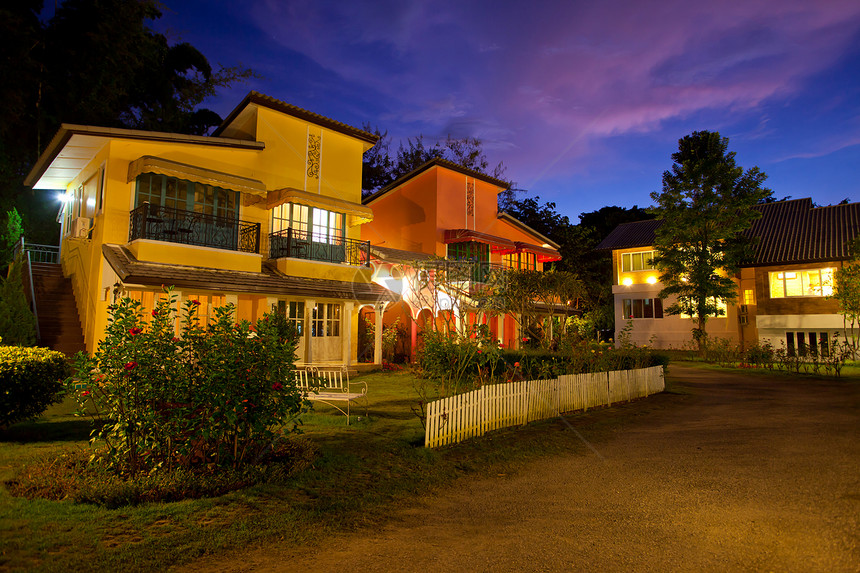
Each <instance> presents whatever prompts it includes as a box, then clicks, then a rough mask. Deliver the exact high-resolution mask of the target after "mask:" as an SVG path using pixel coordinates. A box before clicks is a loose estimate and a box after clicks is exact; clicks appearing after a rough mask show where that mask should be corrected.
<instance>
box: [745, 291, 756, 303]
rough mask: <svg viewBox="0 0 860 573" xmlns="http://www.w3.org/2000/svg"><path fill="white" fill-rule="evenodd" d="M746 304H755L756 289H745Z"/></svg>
mask: <svg viewBox="0 0 860 573" xmlns="http://www.w3.org/2000/svg"><path fill="white" fill-rule="evenodd" d="M744 304H755V290H753V289H751V288H748V289H746V290H744Z"/></svg>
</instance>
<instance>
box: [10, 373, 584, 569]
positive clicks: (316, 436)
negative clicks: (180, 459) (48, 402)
mask: <svg viewBox="0 0 860 573" xmlns="http://www.w3.org/2000/svg"><path fill="white" fill-rule="evenodd" d="M361 379H362V380H364V381H366V382H367V384H368V388H369V397H370V416H369V417H367V416H364V412H363V411H361V412H359V415H361V416H362V418H361V420H358V419H357V418H356V417H355V415H354V416H353V419H352V424H351V425H349V426H347V425H346V423H345V421H346V419H345V417H344V416H343V415H341V414H340V413H338V412H337V411H335V410H334V409H332V408H330V407H328V406H325V405H318V406H317V407H316V411H315V412H313V413H310V414H306V415H305V416H303V419H302V422H303V425H302V428H303V430H304V439H308V440H310V441H312V442H313V443H314V444H315V445H316V446H317V447H318V449H319V457H318V458H317V459H316V461H315V462H314V464H313V467H311V468H310V469H307V470H305V471H303V472H301V473H299V474H298V475H296V476H295V477H294V478H293V479H292V481H291V483H290V484H289V485H288V486H278V487H275V486H271V485H267V486H258V487H253V488H249V489H245V490H241V491H237V492H233V493H229V494H226V495H223V496H221V497H217V498H209V499H200V500H187V501H182V502H177V503H151V504H144V505H140V506H136V507H124V508H121V509H115V510H112V509H105V508H102V507H97V506H93V505H87V504H75V503H72V502H70V501H62V502H56V501H45V500H36V501H29V500H26V499H22V498H15V497H12V496H11V495H9V493H8V491H6V489H5V488H0V547H2V549H0V570H11V571H18V570H22V571H23V570H27V571H70V570H86V571H117V570H122V571H150V570H156V569H166V568H167V567H169V566H170V565H176V564H181V563H183V562H187V561H190V560H193V559H194V558H196V557H198V556H201V555H204V554H207V553H212V552H218V551H224V550H229V549H231V548H240V547H246V546H254V545H259V544H263V543H266V542H267V541H271V540H273V539H274V540H278V541H279V542H281V543H295V544H305V543H307V544H312V543H314V542H315V540H318V539H320V538H325V537H328V536H330V535H331V534H332V533H333V532H337V531H345V530H353V529H356V528H358V527H362V526H366V525H368V524H374V523H379V522H381V520H383V519H385V517H386V516H387V515H388V514H389V513H390V511H391V509H392V508H393V507H396V506H398V505H400V504H403V503H407V502H408V500H409V499H410V498H411V497H413V496H415V495H416V494H419V493H426V492H427V491H428V490H431V489H432V488H438V487H443V486H445V485H448V484H450V483H451V482H452V480H455V479H461V478H464V477H466V476H469V475H472V474H486V473H488V472H509V471H514V470H515V468H516V467H517V466H519V465H520V464H521V463H523V462H525V461H527V460H529V459H533V458H534V457H536V456H540V455H544V454H546V453H551V452H554V451H561V450H562V449H564V450H566V451H570V450H571V449H573V450H575V451H580V450H582V451H584V446H582V444H581V443H580V442H579V441H578V439H577V438H576V437H575V435H574V434H573V433H572V432H567V433H565V432H564V430H563V426H561V425H560V424H558V422H557V421H556V422H554V423H553V422H551V421H550V422H544V423H538V424H533V425H532V426H529V427H528V428H525V429H519V430H508V431H501V432H497V433H495V434H493V435H492V436H489V437H487V438H485V439H483V440H481V441H472V442H470V443H467V444H462V445H460V446H457V447H453V448H448V449H443V450H440V451H435V450H427V449H424V448H423V437H424V432H423V428H422V426H421V423H420V421H419V420H418V418H417V417H416V416H415V415H414V414H413V413H412V411H411V408H412V406H413V405H415V403H416V402H417V394H416V392H415V390H414V388H413V378H412V376H411V375H410V374H409V373H407V372H390V373H382V372H379V373H372V374H366V375H364V376H362V377H361ZM591 415H592V414H591V413H589V415H588V416H591ZM585 418H587V416H585V417H584V418H583V419H584V420H585ZM571 419H573V418H571ZM591 426H593V427H591V428H590V429H589V430H582V431H595V432H596V431H600V424H591ZM542 428H543V430H542ZM546 428H552V429H553V431H551V432H547V431H545V430H546ZM89 431H90V427H89V424H88V422H87V421H85V420H81V419H78V418H75V417H74V416H73V415H72V406H71V405H70V404H63V405H60V406H55V407H53V408H51V409H50V410H49V411H48V412H46V414H45V416H43V417H42V418H41V419H40V420H39V421H37V422H34V423H27V424H19V425H17V426H13V427H12V428H10V429H9V430H8V431H7V432H5V433H3V434H0V478H2V480H3V481H6V480H9V479H11V478H12V477H14V476H15V475H16V473H17V472H18V471H19V468H21V467H22V466H24V465H25V464H26V463H27V462H29V461H31V460H36V459H39V458H43V457H56V456H57V455H59V454H60V453H62V452H63V451H65V450H68V449H86V448H88V447H89V446H88V444H87V439H88V437H89ZM524 438H526V439H524Z"/></svg>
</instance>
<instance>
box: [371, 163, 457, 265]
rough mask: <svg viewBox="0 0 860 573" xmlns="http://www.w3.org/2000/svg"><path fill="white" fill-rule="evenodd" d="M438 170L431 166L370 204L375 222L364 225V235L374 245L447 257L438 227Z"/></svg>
mask: <svg viewBox="0 0 860 573" xmlns="http://www.w3.org/2000/svg"><path fill="white" fill-rule="evenodd" d="M438 172H439V170H438V169H435V168H434V169H428V170H427V171H425V172H424V173H421V174H420V175H417V176H416V177H414V178H413V179H411V180H409V181H408V182H407V183H406V184H404V185H402V186H401V187H399V188H397V189H395V190H393V191H389V192H388V193H386V194H385V195H383V196H381V197H379V198H378V199H377V200H375V201H374V202H373V203H372V204H371V205H370V207H372V208H373V221H372V222H371V223H367V224H365V225H362V227H361V238H362V239H363V240H365V241H370V243H371V244H372V245H382V246H385V247H391V248H393V249H403V250H406V251H415V252H419V253H432V254H434V255H438V256H440V257H444V256H445V250H444V247H445V245H442V244H441V239H439V238H438V228H437V226H436V205H437V195H436V176H437V173H438ZM440 247H441V249H440Z"/></svg>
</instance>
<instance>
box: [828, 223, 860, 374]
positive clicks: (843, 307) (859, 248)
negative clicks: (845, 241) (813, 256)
mask: <svg viewBox="0 0 860 573" xmlns="http://www.w3.org/2000/svg"><path fill="white" fill-rule="evenodd" d="M850 252H851V261H850V262H849V263H848V264H846V265H844V266H842V267H840V268H838V269H836V272H835V273H833V294H832V295H831V297H830V298H833V299H836V301H837V302H839V313H840V314H842V317H843V320H844V331H845V341H846V342H847V343H848V345H849V347H850V348H851V355H852V357H853V358H854V359H855V360H856V358H857V330H856V329H857V327H858V325H860V237H858V238H855V239H854V240H853V241H852V242H851V247H850Z"/></svg>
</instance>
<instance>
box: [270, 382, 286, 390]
mask: <svg viewBox="0 0 860 573" xmlns="http://www.w3.org/2000/svg"><path fill="white" fill-rule="evenodd" d="M283 387H284V385H283V384H281V383H280V382H275V383H274V384H272V390H280V389H281V388H283Z"/></svg>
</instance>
